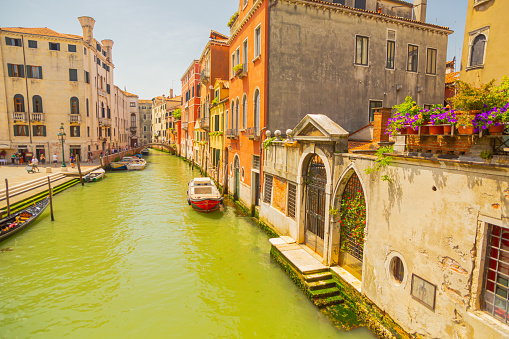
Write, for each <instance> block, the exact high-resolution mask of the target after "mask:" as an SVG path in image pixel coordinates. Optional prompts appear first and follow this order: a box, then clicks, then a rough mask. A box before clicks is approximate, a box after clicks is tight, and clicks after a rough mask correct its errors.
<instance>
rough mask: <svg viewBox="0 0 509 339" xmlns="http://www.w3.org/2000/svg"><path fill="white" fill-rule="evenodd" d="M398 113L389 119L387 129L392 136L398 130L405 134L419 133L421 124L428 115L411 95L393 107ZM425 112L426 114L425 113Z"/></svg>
mask: <svg viewBox="0 0 509 339" xmlns="http://www.w3.org/2000/svg"><path fill="white" fill-rule="evenodd" d="M393 109H395V110H396V113H395V114H394V116H393V117H392V118H390V119H389V121H388V124H387V131H388V132H389V134H390V135H391V136H392V135H394V134H395V133H396V132H400V133H402V134H404V130H403V129H405V128H406V131H405V132H406V134H417V133H418V130H419V126H421V125H422V124H423V123H424V119H425V117H426V114H425V112H423V111H424V110H423V109H422V108H420V107H419V106H417V105H416V102H415V101H413V99H412V97H411V96H407V97H406V98H405V101H404V102H402V103H401V104H399V105H396V106H394V107H393ZM423 113H424V114H423Z"/></svg>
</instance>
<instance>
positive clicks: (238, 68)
mask: <svg viewBox="0 0 509 339" xmlns="http://www.w3.org/2000/svg"><path fill="white" fill-rule="evenodd" d="M233 71H234V72H235V75H236V76H238V77H239V78H242V72H243V71H244V65H242V64H238V65H236V66H235V67H233Z"/></svg>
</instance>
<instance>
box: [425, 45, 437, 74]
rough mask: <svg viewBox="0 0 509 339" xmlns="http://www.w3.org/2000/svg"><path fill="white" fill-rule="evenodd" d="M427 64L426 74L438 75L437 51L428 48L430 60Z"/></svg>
mask: <svg viewBox="0 0 509 339" xmlns="http://www.w3.org/2000/svg"><path fill="white" fill-rule="evenodd" d="M427 61H428V62H427V63H426V74H437V50H436V49H433V48H428V59H427Z"/></svg>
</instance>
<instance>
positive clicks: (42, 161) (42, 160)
mask: <svg viewBox="0 0 509 339" xmlns="http://www.w3.org/2000/svg"><path fill="white" fill-rule="evenodd" d="M41 164H43V165H46V157H45V156H44V153H43V154H41Z"/></svg>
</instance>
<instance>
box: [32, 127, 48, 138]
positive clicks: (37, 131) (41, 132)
mask: <svg viewBox="0 0 509 339" xmlns="http://www.w3.org/2000/svg"><path fill="white" fill-rule="evenodd" d="M32 134H33V136H34V137H45V136H46V126H44V125H34V126H32Z"/></svg>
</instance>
